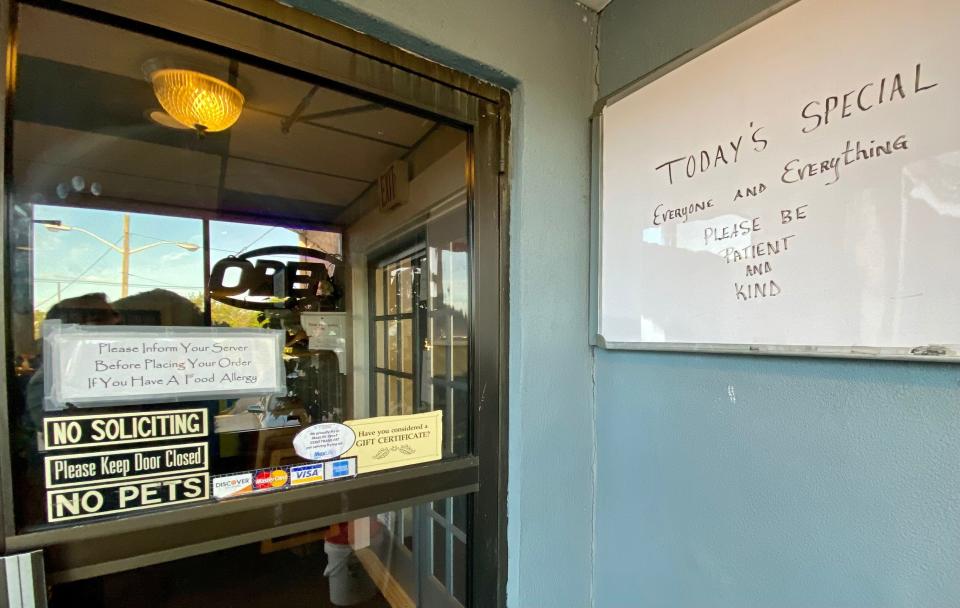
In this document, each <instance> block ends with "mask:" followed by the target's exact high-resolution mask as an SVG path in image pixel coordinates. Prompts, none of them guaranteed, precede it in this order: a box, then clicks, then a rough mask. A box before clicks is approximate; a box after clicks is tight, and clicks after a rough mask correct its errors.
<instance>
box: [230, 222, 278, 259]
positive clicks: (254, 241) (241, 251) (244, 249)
mask: <svg viewBox="0 0 960 608" xmlns="http://www.w3.org/2000/svg"><path fill="white" fill-rule="evenodd" d="M274 228H276V226H270V227H269V228H267V230H266V232H264V233H263V234H261V235H260V236H258V237H257V238H255V239H253V241H251V242H250V244H249V245H247V246H246V247H244V248H243V249H241V250H240V251H238V252H237V253H236V254H235V255H240V254H241V253H243V252H244V251H246V250H247V249H250V247H252V246H253V245H255V244H256V243H257V242H258V241H259V240H260V239H262V238H263V237H265V236H267V235H268V234H270V233H271V232H273V229H274Z"/></svg>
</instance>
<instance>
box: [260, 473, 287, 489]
mask: <svg viewBox="0 0 960 608" xmlns="http://www.w3.org/2000/svg"><path fill="white" fill-rule="evenodd" d="M288 479H289V475H287V472H286V471H284V470H283V469H266V470H263V471H259V472H258V473H257V474H256V475H254V476H253V491H254V492H267V491H269V490H279V489H281V488H283V487H285V486H286V485H287V480H288Z"/></svg>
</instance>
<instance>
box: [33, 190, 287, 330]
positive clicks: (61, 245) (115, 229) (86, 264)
mask: <svg viewBox="0 0 960 608" xmlns="http://www.w3.org/2000/svg"><path fill="white" fill-rule="evenodd" d="M34 219H35V220H59V221H60V222H62V224H63V225H64V226H72V227H76V228H84V229H86V230H88V231H90V232H92V233H94V234H96V235H97V236H100V237H101V238H103V239H105V240H107V241H109V242H111V243H115V244H117V245H118V246H119V245H120V244H121V239H122V236H123V213H122V212H117V211H102V210H97V209H84V208H76V207H55V206H47V205H35V206H34ZM33 233H34V242H33V244H34V248H33V262H34V276H35V280H34V308H37V309H40V310H44V311H45V310H47V309H49V308H50V306H52V305H53V304H55V303H56V302H57V301H58V293H57V288H58V286H59V298H60V299H64V298H71V297H75V296H80V295H83V294H86V293H91V292H94V293H96V292H102V293H105V294H107V297H108V298H109V300H110V301H113V300H116V299H118V298H119V297H120V279H121V275H120V272H121V257H122V256H121V255H120V254H119V253H118V252H116V251H113V250H111V249H110V248H109V247H107V246H106V245H105V244H103V243H101V242H100V241H98V240H96V239H95V238H93V237H91V236H89V235H87V234H84V233H83V232H80V231H78V230H70V231H51V230H49V229H48V228H46V227H45V226H43V225H42V224H34V231H33ZM298 240H299V239H298V236H297V234H296V233H294V232H293V231H292V230H289V229H286V228H273V227H270V226H261V225H256V224H239V223H233V222H210V245H211V265H212V264H214V263H216V261H217V260H219V259H220V258H222V257H226V256H228V255H231V254H237V253H239V252H241V251H244V250H248V249H256V248H260V247H268V246H271V245H296V244H297V242H298ZM158 241H175V242H183V243H192V244H195V245H197V246H199V247H200V249H198V250H197V251H193V252H190V251H186V250H184V249H181V248H180V247H177V246H176V245H173V244H161V245H157V246H155V247H152V248H150V249H147V250H144V251H141V252H139V253H135V254H132V255H131V256H130V294H131V295H133V294H135V293H139V292H141V291H149V290H151V289H156V288H163V289H169V290H171V291H175V292H177V293H179V294H181V295H183V296H186V297H189V296H191V295H193V294H198V293H201V292H202V291H203V248H202V246H203V222H202V221H201V220H197V219H189V218H177V217H167V216H160V215H148V214H141V213H131V214H130V248H131V249H135V248H137V247H141V246H143V245H149V244H151V243H156V242H158Z"/></svg>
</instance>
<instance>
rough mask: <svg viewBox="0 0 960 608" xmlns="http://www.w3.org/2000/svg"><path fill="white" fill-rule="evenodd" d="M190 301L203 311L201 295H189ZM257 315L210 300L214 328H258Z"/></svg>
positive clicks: (252, 311) (253, 312) (254, 312)
mask: <svg viewBox="0 0 960 608" xmlns="http://www.w3.org/2000/svg"><path fill="white" fill-rule="evenodd" d="M190 301H191V302H193V303H194V304H196V305H197V308H199V309H200V310H203V294H200V293H197V294H193V295H191V296H190ZM257 314H258V313H257V311H255V310H246V309H244V308H237V307H236V306H230V305H229V304H224V303H223V302H218V301H216V300H210V320H211V321H212V322H213V325H214V326H220V327H260V323H259V322H258V321H257Z"/></svg>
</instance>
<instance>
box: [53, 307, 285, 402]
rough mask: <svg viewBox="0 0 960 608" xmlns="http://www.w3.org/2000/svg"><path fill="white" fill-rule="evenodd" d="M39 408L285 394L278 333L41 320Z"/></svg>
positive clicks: (266, 330) (262, 330)
mask: <svg viewBox="0 0 960 608" xmlns="http://www.w3.org/2000/svg"><path fill="white" fill-rule="evenodd" d="M43 340H44V372H45V376H44V394H45V399H44V405H45V408H46V409H47V410H58V409H63V408H64V407H65V406H66V404H68V403H69V404H72V405H75V406H80V407H84V406H86V407H90V406H96V405H121V404H132V403H137V404H142V403H161V402H177V401H187V400H196V399H198V398H203V397H218V398H223V397H236V396H240V395H265V394H278V395H281V394H284V393H285V392H286V384H285V378H284V373H283V360H282V358H281V355H282V349H283V332H282V331H279V330H268V329H246V328H237V329H234V328H206V327H137V328H135V329H134V328H130V327H102V326H89V325H65V324H61V323H60V322H58V321H51V322H46V323H44V326H43Z"/></svg>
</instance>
